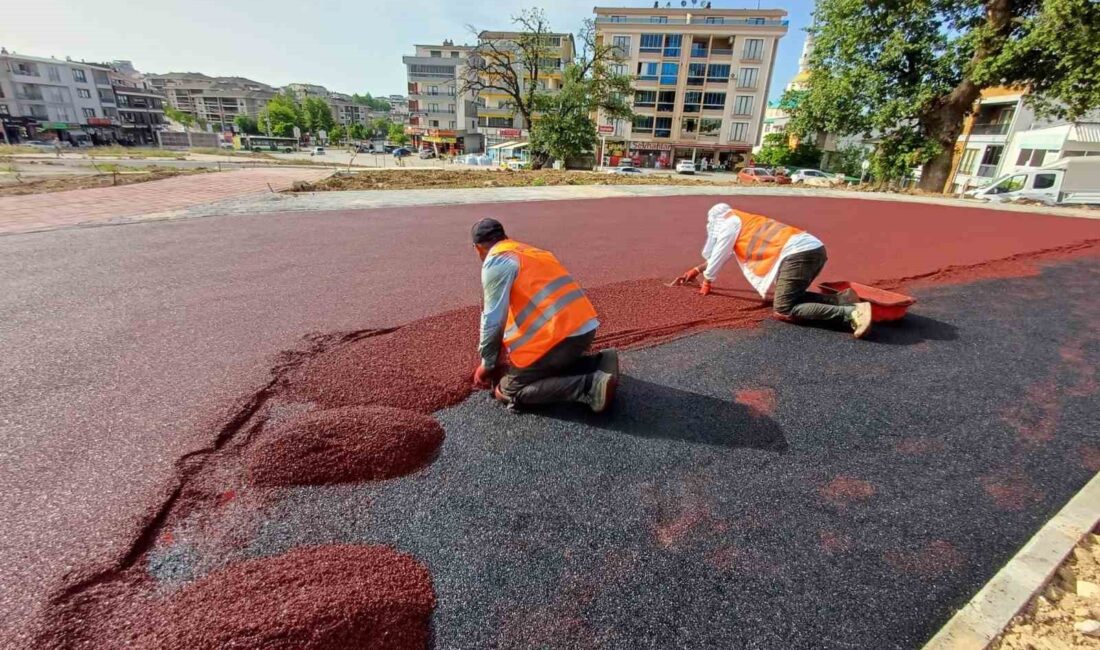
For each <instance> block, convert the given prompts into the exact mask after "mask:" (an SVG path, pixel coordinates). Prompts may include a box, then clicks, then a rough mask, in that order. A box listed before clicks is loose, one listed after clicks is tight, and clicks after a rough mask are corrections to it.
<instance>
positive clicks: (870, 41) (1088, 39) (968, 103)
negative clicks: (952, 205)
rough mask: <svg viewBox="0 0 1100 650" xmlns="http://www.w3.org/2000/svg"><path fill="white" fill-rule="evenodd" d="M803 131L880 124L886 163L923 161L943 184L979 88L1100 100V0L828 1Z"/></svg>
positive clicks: (1045, 109)
mask: <svg viewBox="0 0 1100 650" xmlns="http://www.w3.org/2000/svg"><path fill="white" fill-rule="evenodd" d="M809 32H810V34H811V35H812V37H813V39H814V40H813V51H812V53H811V55H810V61H809V65H810V77H809V81H808V85H809V89H808V91H807V92H806V93H805V96H804V97H802V98H801V101H800V102H798V106H797V108H796V109H795V110H794V113H793V115H792V120H791V125H792V128H794V129H795V131H796V132H798V133H800V134H807V133H813V132H828V133H834V134H839V135H849V134H863V135H865V136H872V135H874V136H875V137H877V138H880V139H881V144H880V146H879V149H878V151H877V152H876V154H875V156H874V157H873V158H872V165H873V167H874V169H875V171H876V173H881V174H888V175H892V176H888V177H895V178H896V177H898V176H901V175H905V174H906V173H907V172H908V169H911V167H909V168H907V166H908V165H912V166H914V167H915V166H918V165H919V166H921V167H922V171H921V181H920V187H921V189H923V190H926V191H936V192H939V191H942V189H943V187H944V185H945V183H946V181H947V177H948V175H949V173H950V169H951V161H952V156H953V153H954V149H955V144H956V142H957V140H958V137H959V133H960V132H961V130H962V124H963V119H964V117H965V116H966V115H967V114H968V113H969V112H970V111H971V110H972V107H973V106H974V103H975V101H976V100H977V99H978V98H979V96H980V94H981V91H982V90H983V89H985V88H990V87H994V86H1012V87H1020V88H1026V89H1028V92H1029V94H1028V101H1029V102H1030V103H1031V104H1032V105H1033V106H1034V107H1035V108H1036V110H1037V111H1039V113H1040V114H1042V115H1053V116H1058V117H1061V118H1063V119H1068V120H1072V119H1076V118H1077V117H1079V116H1080V115H1082V114H1083V113H1085V112H1087V111H1088V110H1090V109H1093V108H1096V107H1098V106H1100V84H1098V83H1096V76H1095V75H1096V72H1095V64H1096V61H1097V60H1098V59H1100V3H1096V2H1091V1H1090V0H903V1H901V2H890V3H886V2H866V1H864V0H819V2H818V3H817V7H816V10H815V12H814V23H813V25H812V26H811V27H810V28H809Z"/></svg>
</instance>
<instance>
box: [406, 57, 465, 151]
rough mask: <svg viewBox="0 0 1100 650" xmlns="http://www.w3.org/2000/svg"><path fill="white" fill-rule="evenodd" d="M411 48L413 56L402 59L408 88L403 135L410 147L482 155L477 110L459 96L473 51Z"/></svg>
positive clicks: (463, 97)
mask: <svg viewBox="0 0 1100 650" xmlns="http://www.w3.org/2000/svg"><path fill="white" fill-rule="evenodd" d="M414 47H415V48H416V51H415V53H414V54H413V55H411V56H405V57H402V61H403V62H404V63H405V67H406V73H407V75H408V88H409V99H408V106H409V121H408V123H407V126H406V128H405V131H406V133H408V134H409V135H410V136H411V137H412V142H413V145H414V146H417V147H419V146H422V145H423V144H424V143H429V144H431V145H432V146H434V147H436V148H438V149H439V150H440V151H444V152H447V151H454V150H457V151H464V152H478V151H481V146H482V143H481V137H480V135H479V134H478V125H477V120H478V117H477V107H476V105H475V104H474V101H473V98H472V97H470V96H469V95H468V94H462V93H460V92H459V91H460V89H461V86H462V83H461V79H463V78H464V77H463V75H464V74H465V71H466V57H467V56H468V55H469V53H470V50H471V49H472V48H471V47H469V46H466V45H455V44H454V43H453V42H451V41H444V42H443V44H442V45H415V46H414Z"/></svg>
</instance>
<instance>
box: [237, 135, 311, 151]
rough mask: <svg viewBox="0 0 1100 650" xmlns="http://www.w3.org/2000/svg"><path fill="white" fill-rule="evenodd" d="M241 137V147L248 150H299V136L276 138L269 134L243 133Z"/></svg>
mask: <svg viewBox="0 0 1100 650" xmlns="http://www.w3.org/2000/svg"><path fill="white" fill-rule="evenodd" d="M240 138H241V143H240V147H239V148H241V149H246V150H248V151H282V152H283V153H290V152H292V151H298V138H276V137H272V136H269V135H242V136H240Z"/></svg>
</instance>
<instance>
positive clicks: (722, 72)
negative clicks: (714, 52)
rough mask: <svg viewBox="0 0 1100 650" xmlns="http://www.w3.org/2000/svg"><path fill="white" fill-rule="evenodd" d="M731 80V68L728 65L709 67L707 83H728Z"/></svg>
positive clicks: (713, 64)
mask: <svg viewBox="0 0 1100 650" xmlns="http://www.w3.org/2000/svg"><path fill="white" fill-rule="evenodd" d="M729 78H730V67H729V66H728V65H726V64H722V63H719V64H715V63H712V64H710V65H708V66H707V81H728V80H729Z"/></svg>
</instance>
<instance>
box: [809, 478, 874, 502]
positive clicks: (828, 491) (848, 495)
mask: <svg viewBox="0 0 1100 650" xmlns="http://www.w3.org/2000/svg"><path fill="white" fill-rule="evenodd" d="M818 493H819V494H821V496H822V497H823V498H824V499H825V500H826V501H828V502H829V503H831V504H833V505H835V506H838V507H844V506H847V505H849V504H852V503H857V502H860V501H866V500H867V499H870V498H871V497H872V496H874V494H875V486H873V485H871V484H870V483H869V482H867V481H864V480H863V479H858V478H854V477H852V476H843V475H841V476H837V477H836V478H834V479H833V480H831V481H829V483H828V484H827V485H824V486H822V487H820V488H819V489H818Z"/></svg>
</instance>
